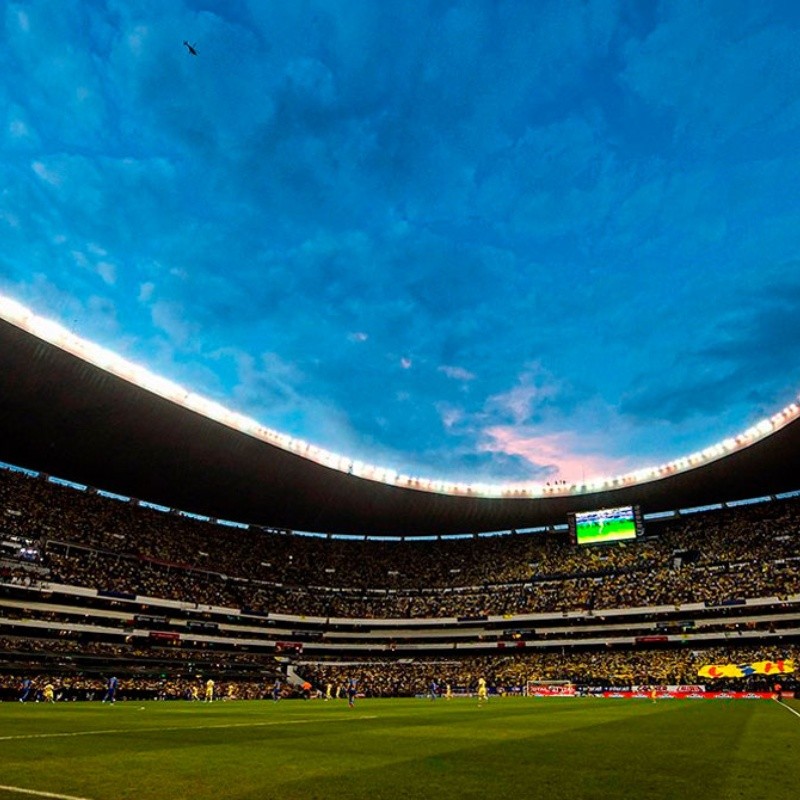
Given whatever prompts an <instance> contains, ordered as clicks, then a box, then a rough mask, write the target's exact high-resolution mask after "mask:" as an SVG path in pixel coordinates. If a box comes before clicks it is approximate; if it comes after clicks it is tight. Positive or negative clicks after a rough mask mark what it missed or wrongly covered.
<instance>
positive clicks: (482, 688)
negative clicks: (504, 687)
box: [478, 678, 489, 705]
mask: <svg viewBox="0 0 800 800" xmlns="http://www.w3.org/2000/svg"><path fill="white" fill-rule="evenodd" d="M488 699H489V693H488V692H487V691H486V678H478V705H483V704H484V703H485V702H487V701H488Z"/></svg>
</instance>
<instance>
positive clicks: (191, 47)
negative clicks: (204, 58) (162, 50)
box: [183, 39, 197, 56]
mask: <svg viewBox="0 0 800 800" xmlns="http://www.w3.org/2000/svg"><path fill="white" fill-rule="evenodd" d="M183 45H184V47H185V48H186V49H187V50H188V51H189V55H192V56H196V55H197V50H196V49H195V47H196V46H197V45H196V44H189V42H187V41H186V40H185V39H184V40H183Z"/></svg>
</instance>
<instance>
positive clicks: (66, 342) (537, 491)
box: [0, 295, 800, 499]
mask: <svg viewBox="0 0 800 800" xmlns="http://www.w3.org/2000/svg"><path fill="white" fill-rule="evenodd" d="M0 318H2V319H5V320H6V321H7V322H10V323H11V324H12V325H16V326H17V327H19V328H22V329H23V330H25V331H28V332H29V333H31V334H33V335H34V336H36V337H38V338H39V339H43V340H44V341H46V342H49V343H50V344H53V345H55V346H56V347H59V348H60V349H62V350H65V351H67V352H68V353H71V354H72V355H74V356H77V357H78V358H81V359H83V360H84V361H88V362H89V363H91V364H94V365H95V366H97V367H100V368H101V369H103V370H105V371H106V372H110V373H112V374H113V375H116V376H118V377H120V378H123V379H124V380H126V381H128V382H130V383H133V384H136V385H137V386H140V387H142V388H143V389H146V390H147V391H149V392H152V393H153V394H156V395H158V396H159V397H163V398H164V399H166V400H170V401H172V402H173V403H177V404H178V405H181V406H183V407H184V408H187V409H190V410H192V411H195V412H197V413H198V414H202V415H204V416H206V417H208V418H210V419H213V420H215V421H217V422H220V423H222V424H223V425H226V426H227V427H229V428H233V429H234V430H237V431H241V432H242V433H245V434H247V435H248V436H252V437H254V438H256V439H260V440H261V441H264V442H268V443H269V444H271V445H274V446H276V447H280V448H281V449H283V450H286V451H288V452H290V453H294V454H296V455H298V456H301V457H302V458H306V459H308V460H309V461H313V462H315V463H317V464H321V465H322V466H325V467H328V468H330V469H336V470H339V471H340V472H345V473H348V474H350V475H354V476H356V477H358V478H364V479H366V480H371V481H378V482H380V483H386V484H389V485H392V486H398V487H401V488H404V489H415V490H418V491H423V492H435V493H439V494H450V495H460V496H466V497H502V498H524V499H531V498H537V497H553V496H570V495H576V494H591V493H594V492H600V491H605V490H609V489H619V488H623V487H626V486H632V485H634V484H638V483H645V482H648V481H654V480H658V479H659V478H664V477H667V476H669V475H674V474H675V473H679V472H685V471H686V470H689V469H694V468H695V467H699V466H701V465H703V464H707V463H709V462H711V461H715V460H716V459H718V458H722V457H723V456H726V455H729V454H730V453H733V452H735V451H737V450H741V449H742V448H744V447H748V446H749V445H751V444H753V443H755V442H757V441H759V440H760V439H763V438H764V437H766V436H769V435H770V434H772V433H774V432H775V431H777V430H780V429H781V428H782V427H784V426H785V425H787V424H788V423H790V422H791V421H792V420H794V419H796V418H797V416H798V414H800V407H799V406H798V405H797V403H791V404H790V405H788V406H786V408H784V409H782V410H781V411H779V412H778V413H777V414H773V415H772V416H771V417H769V418H768V419H763V420H761V422H759V423H757V424H756V425H753V426H751V427H750V428H748V429H747V430H746V431H744V432H743V433H740V434H739V435H738V436H731V437H728V438H727V439H724V440H723V441H721V442H718V443H717V444H714V445H711V446H710V447H707V448H705V449H704V450H701V451H699V452H696V453H692V454H691V455H689V456H684V457H682V458H676V459H675V460H673V461H670V462H668V463H666V464H662V465H661V466H657V467H645V468H644V469H638V470H635V471H633V472H629V473H626V474H624V475H616V476H613V477H598V478H592V479H590V480H587V481H582V482H580V483H573V484H556V485H550V484H542V483H507V484H494V483H456V482H452V481H446V480H435V479H430V478H418V477H413V476H411V475H405V474H402V473H398V472H396V471H395V470H393V469H389V468H387V467H379V466H375V465H374V464H367V463H365V462H363V461H357V460H353V459H351V458H348V457H347V456H342V455H338V454H337V453H332V452H330V451H329V450H325V449H323V448H321V447H317V446H316V445H313V444H310V443H308V442H306V441H303V440H302V439H296V438H294V437H292V436H288V435H287V434H285V433H280V432H278V431H275V430H272V429H271V428H267V427H265V426H264V425H262V424H261V423H259V422H256V420H254V419H251V418H250V417H246V416H244V415H243V414H239V413H237V412H235V411H231V410H229V409H227V408H225V407H223V406H221V405H220V404H219V403H215V402H214V401H213V400H208V399H207V398H205V397H201V396H200V395H198V394H195V393H194V392H191V391H189V390H188V389H185V388H184V387H182V386H179V385H178V384H177V383H174V382H173V381H170V380H167V379H166V378H163V377H161V376H159V375H154V374H153V373H152V372H150V371H149V370H147V369H145V368H144V367H142V366H139V365H138V364H133V363H132V362H130V361H127V360H125V359H124V358H122V357H121V356H119V355H117V354H116V353H113V352H111V351H110V350H107V349H105V348H104V347H100V346H99V345H97V344H94V343H93V342H90V341H87V340H85V339H81V338H80V337H78V336H76V335H75V334H73V333H71V332H70V331H68V330H67V329H66V328H64V327H63V326H62V325H59V324H58V323H57V322H53V321H52V320H48V319H44V318H42V317H39V316H37V315H36V314H34V313H33V312H32V311H31V310H30V309H28V308H26V307H25V306H23V305H22V304H21V303H18V302H17V301H16V300H12V299H11V298H9V297H5V296H3V295H0Z"/></svg>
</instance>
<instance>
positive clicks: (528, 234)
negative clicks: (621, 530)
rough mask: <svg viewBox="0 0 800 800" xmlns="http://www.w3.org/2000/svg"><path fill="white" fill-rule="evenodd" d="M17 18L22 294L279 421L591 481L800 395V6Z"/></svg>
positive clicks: (280, 8)
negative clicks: (192, 46)
mask: <svg viewBox="0 0 800 800" xmlns="http://www.w3.org/2000/svg"><path fill="white" fill-rule="evenodd" d="M0 14H2V16H0V36H1V37H2V40H1V41H0V181H1V184H0V293H3V294H7V295H9V296H11V297H13V298H15V299H17V300H19V301H20V302H23V303H25V304H26V305H29V306H30V307H31V308H33V309H34V310H35V311H36V312H37V313H39V314H42V315H44V316H49V317H51V318H54V319H57V320H59V321H60V322H62V323H63V324H64V325H65V326H67V327H68V328H70V329H71V330H73V331H74V332H75V333H77V334H78V335H80V336H83V337H86V338H89V339H92V340H94V341H97V342H99V343H101V344H103V345H105V346H107V347H110V348H111V349H114V350H116V351H118V352H120V353H121V354H122V355H124V356H125V357H127V358H129V359H132V360H134V361H137V362H139V363H142V364H145V365H146V366H148V367H149V368H150V369H152V370H153V371H155V372H158V373H160V374H163V375H166V376H168V377H170V378H172V379H174V380H176V381H178V382H181V383H183V384H185V385H188V386H190V387H191V388H193V389H195V390H197V391H199V392H201V393H203V394H205V395H207V396H209V397H211V398H214V399H216V400H219V401H221V402H223V403H224V404H225V405H228V406H230V407H232V408H234V409H236V410H238V411H242V412H244V413H246V414H248V415H250V416H253V417H255V418H256V419H258V420H259V421H261V422H262V423H264V424H266V425H268V426H270V427H273V428H276V429H278V430H281V431H284V432H287V433H290V434H293V435H296V436H300V437H302V438H304V439H306V440H308V441H311V442H313V443H315V444H318V445H321V446H323V447H325V448H327V449H330V450H333V451H336V452H340V453H344V454H347V455H350V456H352V457H354V458H360V459H364V460H367V461H370V462H372V463H378V464H384V465H386V466H388V467H392V468H394V469H397V470H398V471H402V472H410V473H412V474H420V475H425V476H430V477H447V478H452V479H457V480H471V479H476V480H477V479H480V480H488V479H493V480H513V481H516V480H548V479H567V480H572V479H581V478H582V477H586V478H589V477H592V476H596V475H598V474H609V473H614V474H616V473H619V472H623V471H627V470H629V469H634V468H638V467H642V466H647V465H651V464H658V463H660V462H662V461H665V460H668V459H671V458H674V457H677V456H681V455H684V454H687V453H688V452H691V451H693V450H696V449H698V448H702V447H705V446H706V445H709V444H711V443H713V442H715V441H718V440H719V439H721V438H723V437H724V436H727V435H730V434H732V433H737V432H739V431H740V430H742V429H744V428H745V427H747V426H748V425H749V424H751V423H752V422H754V421H756V420H757V419H760V418H761V417H763V416H764V415H765V414H767V413H771V412H773V411H774V410H776V409H777V408H779V407H781V406H783V405H785V404H786V403H787V402H790V401H791V400H792V399H794V397H795V396H796V394H797V390H798V388H799V387H800V313H798V311H799V310H800V190H798V187H800V147H798V143H799V142H800V46H799V43H800V31H799V30H798V29H799V28H800V4H798V3H796V2H759V3H754V2H751V1H750V0H744V1H743V2H736V1H735V0H719V1H718V2H693V3H678V2H671V1H669V2H661V3H659V2H655V0H640V1H638V2H637V1H634V0H631V2H614V3H612V2H577V0H575V1H574V2H570V0H552V2H550V1H548V0H538V1H537V2H524V1H522V0H519V1H518V2H517V1H514V0H509V2H500V1H498V2H489V0H484V1H483V2H478V1H477V0H476V1H475V2H470V1H468V0H452V2H450V1H448V0H428V2H423V1H422V0H363V2H362V1H360V0H359V2H356V0H352V2H351V1H350V0H328V1H327V2H325V1H324V0H280V1H279V0H274V2H270V1H269V0H218V2H214V1H212V0H183V1H180V0H174V1H173V0H107V2H100V1H99V0H98V2H87V0H30V2H24V1H23V0H18V1H17V2H14V1H13V0H12V1H11V2H6V3H4V4H3V5H2V6H1V7H0ZM184 39H187V40H189V41H190V42H192V43H196V46H197V50H198V52H199V55H198V56H197V57H193V56H192V55H190V54H189V52H188V51H187V49H186V48H185V47H183V45H182V42H183V40H184Z"/></svg>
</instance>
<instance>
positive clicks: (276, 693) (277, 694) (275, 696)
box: [272, 679, 281, 703]
mask: <svg viewBox="0 0 800 800" xmlns="http://www.w3.org/2000/svg"><path fill="white" fill-rule="evenodd" d="M280 699H281V682H280V681H279V680H277V679H276V680H275V683H273V684H272V701H273V702H274V703H277V702H278V700H280Z"/></svg>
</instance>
